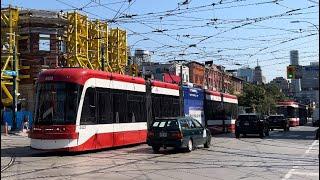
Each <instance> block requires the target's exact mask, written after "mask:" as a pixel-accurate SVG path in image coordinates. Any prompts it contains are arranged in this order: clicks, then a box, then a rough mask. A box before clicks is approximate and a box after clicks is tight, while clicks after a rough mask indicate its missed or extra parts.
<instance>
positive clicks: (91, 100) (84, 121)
mask: <svg viewBox="0 0 320 180" xmlns="http://www.w3.org/2000/svg"><path fill="white" fill-rule="evenodd" d="M95 91H96V90H95V88H88V89H87V90H86V94H85V97H84V101H83V107H82V113H81V120H80V124H81V125H89V124H96V123H97V120H96V92H95Z"/></svg>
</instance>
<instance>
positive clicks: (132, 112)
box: [127, 92, 146, 122]
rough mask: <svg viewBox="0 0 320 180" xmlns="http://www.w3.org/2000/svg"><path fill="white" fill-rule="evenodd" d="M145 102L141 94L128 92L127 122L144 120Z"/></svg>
mask: <svg viewBox="0 0 320 180" xmlns="http://www.w3.org/2000/svg"><path fill="white" fill-rule="evenodd" d="M145 103H146V102H145V98H144V96H143V94H140V93H137V92H128V108H127V116H128V117H127V119H128V122H146V111H145Z"/></svg>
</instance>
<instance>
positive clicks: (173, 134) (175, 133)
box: [171, 131, 183, 139]
mask: <svg viewBox="0 0 320 180" xmlns="http://www.w3.org/2000/svg"><path fill="white" fill-rule="evenodd" d="M171 137H172V138H174V139H182V137H183V136H182V133H181V132H180V131H178V132H172V133H171Z"/></svg>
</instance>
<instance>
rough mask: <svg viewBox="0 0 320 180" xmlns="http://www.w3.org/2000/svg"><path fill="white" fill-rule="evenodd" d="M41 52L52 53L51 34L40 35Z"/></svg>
mask: <svg viewBox="0 0 320 180" xmlns="http://www.w3.org/2000/svg"><path fill="white" fill-rule="evenodd" d="M39 51H50V35H49V34H39Z"/></svg>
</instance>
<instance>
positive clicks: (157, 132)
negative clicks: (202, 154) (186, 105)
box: [147, 117, 211, 152]
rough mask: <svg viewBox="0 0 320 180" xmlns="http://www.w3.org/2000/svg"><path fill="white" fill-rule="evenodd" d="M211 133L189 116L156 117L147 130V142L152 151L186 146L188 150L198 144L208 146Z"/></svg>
mask: <svg viewBox="0 0 320 180" xmlns="http://www.w3.org/2000/svg"><path fill="white" fill-rule="evenodd" d="M210 143H211V134H210V131H209V130H208V129H207V128H204V127H203V126H202V125H201V124H200V123H199V122H198V121H197V120H195V119H193V118H191V117H177V118H161V119H156V120H155V121H154V122H153V123H152V125H151V127H150V128H149V130H148V137H147V144H148V145H149V146H152V149H153V151H154V152H159V149H160V147H164V148H166V147H175V148H186V149H187V150H188V151H189V152H190V151H192V150H193V149H194V148H195V147H196V146H198V145H202V144H203V145H204V147H205V148H209V146H210Z"/></svg>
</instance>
